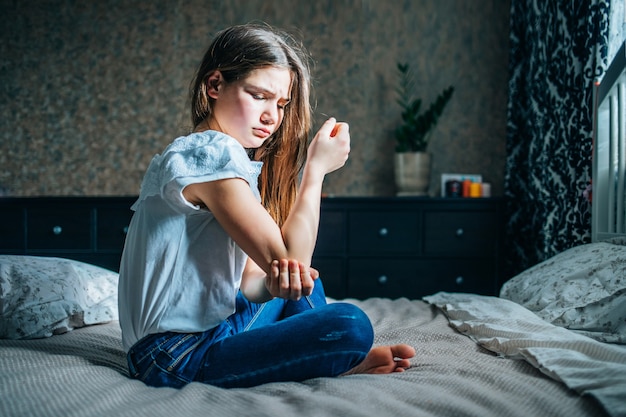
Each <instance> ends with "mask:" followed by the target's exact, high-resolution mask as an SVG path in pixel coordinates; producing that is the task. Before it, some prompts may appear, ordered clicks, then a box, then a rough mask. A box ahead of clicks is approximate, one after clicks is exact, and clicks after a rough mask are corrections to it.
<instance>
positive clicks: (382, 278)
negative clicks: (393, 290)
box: [378, 275, 388, 285]
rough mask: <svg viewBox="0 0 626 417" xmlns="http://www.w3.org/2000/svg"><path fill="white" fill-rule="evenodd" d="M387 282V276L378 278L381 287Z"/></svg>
mask: <svg viewBox="0 0 626 417" xmlns="http://www.w3.org/2000/svg"><path fill="white" fill-rule="evenodd" d="M387 281H388V278H387V275H381V276H379V277H378V283H379V284H381V285H384V284H386V283H387Z"/></svg>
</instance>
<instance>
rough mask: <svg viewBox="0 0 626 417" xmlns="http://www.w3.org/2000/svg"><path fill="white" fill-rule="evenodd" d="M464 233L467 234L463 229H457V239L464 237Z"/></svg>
mask: <svg viewBox="0 0 626 417" xmlns="http://www.w3.org/2000/svg"><path fill="white" fill-rule="evenodd" d="M463 233H465V231H464V230H463V228H462V227H459V228H458V229H456V233H455V234H456V236H457V237H461V236H463Z"/></svg>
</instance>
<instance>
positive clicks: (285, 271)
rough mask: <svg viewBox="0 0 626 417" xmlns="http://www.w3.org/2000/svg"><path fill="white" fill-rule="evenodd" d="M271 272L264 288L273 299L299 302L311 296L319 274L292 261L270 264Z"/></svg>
mask: <svg viewBox="0 0 626 417" xmlns="http://www.w3.org/2000/svg"><path fill="white" fill-rule="evenodd" d="M270 269H271V272H270V274H268V275H267V276H266V278H265V286H266V287H267V290H268V291H269V292H270V294H271V295H272V296H273V297H280V298H284V299H287V300H295V301H297V300H299V299H300V298H302V297H303V296H307V295H311V293H312V292H313V287H314V286H315V282H314V281H315V280H316V279H317V278H319V272H318V271H317V270H316V269H315V268H311V267H307V266H306V265H305V264H303V263H302V262H299V261H296V260H293V259H280V260H275V261H273V262H272V265H271V268H270Z"/></svg>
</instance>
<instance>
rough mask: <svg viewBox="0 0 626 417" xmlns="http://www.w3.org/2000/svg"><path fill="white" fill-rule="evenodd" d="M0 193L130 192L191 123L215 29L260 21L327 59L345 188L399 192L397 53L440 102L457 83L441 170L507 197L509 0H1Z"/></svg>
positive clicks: (443, 128) (321, 102) (323, 94)
mask: <svg viewBox="0 0 626 417" xmlns="http://www.w3.org/2000/svg"><path fill="white" fill-rule="evenodd" d="M0 13H1V14H2V16H3V24H2V25H0V39H1V41H0V63H1V65H0V91H1V93H0V117H1V120H2V126H3V128H2V129H1V130H0V194H5V195H30V196H34V195H134V194H137V193H138V191H139V184H140V181H141V177H142V174H143V172H144V170H145V169H146V167H147V164H148V163H149V161H150V159H151V157H152V156H153V155H154V154H155V153H157V152H160V151H161V150H162V149H163V147H164V146H166V145H167V144H168V143H169V142H170V141H171V140H172V139H173V138H174V137H176V136H178V135H180V134H183V133H185V132H186V131H187V129H188V127H189V126H188V122H187V119H188V116H187V113H186V110H187V103H186V95H187V87H188V85H189V82H190V80H191V77H192V74H193V72H194V70H195V67H196V65H197V64H198V62H199V60H200V58H201V57H202V54H203V53H204V49H205V48H206V46H207V45H208V43H209V41H210V38H211V37H212V35H213V34H214V33H215V32H216V31H217V30H219V29H222V28H224V27H225V26H227V25H230V24H235V23H245V22H249V21H253V20H262V21H265V22H268V23H270V24H273V25H276V26H279V27H283V28H286V29H289V30H292V31H293V30H296V31H298V32H299V33H300V34H301V36H302V37H303V39H304V42H305V44H306V45H307V46H308V47H309V49H310V51H311V53H312V55H313V57H314V59H315V61H316V67H315V70H314V76H315V100H316V102H317V106H316V122H315V128H317V127H318V126H319V124H320V123H321V121H323V120H324V119H325V117H326V116H325V115H333V116H335V117H337V118H338V119H341V120H345V121H348V122H349V123H350V129H351V133H352V152H351V157H350V160H349V162H348V164H347V166H346V167H344V168H343V169H342V170H341V171H339V172H337V173H333V174H331V175H329V176H328V177H327V180H326V183H325V192H327V193H330V194H335V195H391V194H393V193H394V192H395V190H394V187H393V166H392V159H393V146H394V140H393V135H392V131H393V129H394V126H395V125H396V124H397V123H398V121H399V117H400V116H399V113H400V112H399V108H398V106H397V104H396V103H395V95H394V87H395V82H396V68H395V67H396V62H397V61H398V60H400V61H408V62H410V63H411V64H412V66H413V69H414V71H415V74H416V75H417V81H418V83H417V84H418V88H419V92H418V94H419V96H421V97H422V98H423V99H424V101H426V102H430V101H431V100H432V99H434V97H435V96H436V95H437V94H438V93H439V92H440V91H441V90H443V88H445V87H446V86H448V85H450V84H452V85H454V86H455V88H456V91H455V95H454V97H453V99H452V101H451V103H450V104H449V105H448V108H447V109H446V111H445V113H444V116H443V117H442V119H441V121H440V124H439V126H438V127H437V129H436V131H435V133H434V134H435V138H434V141H433V143H432V145H431V148H430V151H431V152H432V153H433V157H434V166H433V174H434V175H433V178H432V184H431V192H432V193H435V192H438V190H439V174H440V173H441V172H467V173H480V174H482V175H483V177H484V178H485V180H486V181H490V182H492V183H493V191H494V194H501V193H502V188H503V172H504V157H505V134H506V100H507V78H508V77H507V69H508V28H509V1H507V0H421V1H409V0H406V1H389V2H383V1H378V2H374V1H368V0H361V1H357V0H334V1H331V0H326V1H323V0H319V1H309V0H300V1H293V0H276V1H270V0H252V1H243V0H230V1H217V0H210V1H208V0H188V1H184V0H179V1H167V0H152V1H128V0H102V1H97V2H96V1H93V2H92V1H79V0H76V1H70V0H66V1H32V2H22V1H18V0H15V1H2V2H0Z"/></svg>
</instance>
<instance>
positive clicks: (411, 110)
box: [395, 63, 454, 152]
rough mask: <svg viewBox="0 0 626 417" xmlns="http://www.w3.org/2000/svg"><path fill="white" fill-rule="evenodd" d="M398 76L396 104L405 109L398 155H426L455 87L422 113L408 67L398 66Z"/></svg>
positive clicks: (398, 139)
mask: <svg viewBox="0 0 626 417" xmlns="http://www.w3.org/2000/svg"><path fill="white" fill-rule="evenodd" d="M398 76H399V82H398V87H397V88H396V93H397V94H398V100H397V102H398V104H399V105H400V107H401V108H402V114H401V115H402V124H401V125H400V126H398V127H397V128H396V131H395V136H396V142H397V143H396V152H425V151H426V149H427V148H428V142H429V141H430V133H431V131H432V129H433V128H434V127H435V126H436V125H437V122H438V121H439V116H441V114H442V113H443V109H444V108H445V107H446V105H447V104H448V101H450V98H451V97H452V93H453V92H454V87H453V86H450V87H448V88H446V89H445V90H443V92H442V93H441V94H439V96H438V97H437V99H436V100H435V101H434V102H433V103H432V104H431V105H430V107H429V108H428V109H427V110H425V111H424V112H423V113H420V109H421V106H422V100H421V99H419V98H416V99H414V98H413V90H414V88H415V84H414V81H413V75H412V73H411V69H410V68H409V64H402V63H398Z"/></svg>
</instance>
